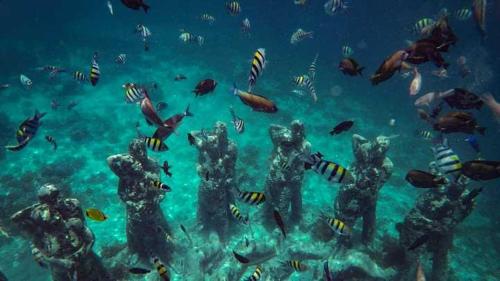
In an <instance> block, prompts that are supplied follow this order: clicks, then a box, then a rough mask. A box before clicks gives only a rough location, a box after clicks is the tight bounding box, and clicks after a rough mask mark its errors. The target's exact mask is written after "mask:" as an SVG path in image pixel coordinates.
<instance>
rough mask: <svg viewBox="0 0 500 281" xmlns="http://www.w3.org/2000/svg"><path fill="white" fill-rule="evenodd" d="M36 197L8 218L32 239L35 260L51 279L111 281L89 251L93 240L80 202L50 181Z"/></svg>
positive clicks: (55, 280) (95, 256)
mask: <svg viewBox="0 0 500 281" xmlns="http://www.w3.org/2000/svg"><path fill="white" fill-rule="evenodd" d="M38 199H39V203H36V204H34V205H32V206H29V207H27V208H25V209H23V210H21V211H19V212H17V213H15V214H14V215H12V217H11V219H12V221H13V222H14V224H16V225H17V226H18V227H19V228H20V229H21V231H22V232H23V233H24V234H26V235H27V236H28V237H29V238H30V239H31V242H32V251H33V253H36V258H37V261H38V262H39V263H40V264H43V265H44V266H48V267H49V268H50V270H51V273H52V279H53V280H54V281H69V280H95V281H107V280H112V279H111V278H109V276H108V273H107V271H106V269H105V268H104V267H103V265H102V263H101V261H100V259H99V257H98V256H97V255H96V254H95V253H94V252H93V250H92V246H93V245H94V240H95V239H94V235H93V234H92V232H91V231H90V229H89V228H88V227H86V226H85V218H84V216H83V212H82V209H81V207H80V202H79V201H78V200H77V199H73V198H62V197H61V196H60V190H59V188H57V187H56V186H54V185H52V184H45V185H44V186H42V187H41V188H40V190H39V191H38Z"/></svg>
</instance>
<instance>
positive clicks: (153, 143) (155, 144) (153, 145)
mask: <svg viewBox="0 0 500 281" xmlns="http://www.w3.org/2000/svg"><path fill="white" fill-rule="evenodd" d="M144 143H145V144H146V147H148V148H149V149H151V150H153V151H156V152H158V151H167V150H168V146H167V145H166V144H165V143H164V142H163V141H162V140H161V139H159V138H155V137H153V138H150V137H145V138H144Z"/></svg>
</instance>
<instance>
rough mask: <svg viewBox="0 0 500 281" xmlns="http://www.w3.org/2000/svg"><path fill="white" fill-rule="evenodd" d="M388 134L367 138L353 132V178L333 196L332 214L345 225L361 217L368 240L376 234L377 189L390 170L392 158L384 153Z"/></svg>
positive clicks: (351, 167) (352, 223) (389, 173)
mask: <svg viewBox="0 0 500 281" xmlns="http://www.w3.org/2000/svg"><path fill="white" fill-rule="evenodd" d="M389 145H390V138H388V137H385V136H379V137H377V138H376V139H375V140H373V141H369V140H367V139H365V138H364V137H362V136H360V135H356V134H355V135H353V136H352V149H353V153H354V157H355V161H354V163H353V164H352V165H351V166H350V168H349V170H350V172H351V173H352V175H353V176H354V178H355V182H354V183H352V184H344V185H342V186H341V187H340V189H339V192H338V194H337V197H336V199H335V216H336V218H338V219H340V220H342V221H344V222H345V223H346V224H347V225H348V226H353V225H354V224H355V222H356V220H357V219H358V218H362V219H363V232H362V240H363V242H364V243H371V242H372V241H373V238H374V235H375V222H376V216H375V214H376V207H377V199H378V193H379V190H380V189H381V188H382V186H383V185H384V183H385V182H386V181H387V180H388V179H389V177H390V176H391V174H392V170H393V164H392V161H391V160H390V159H389V158H388V157H386V153H387V150H388V149H389Z"/></svg>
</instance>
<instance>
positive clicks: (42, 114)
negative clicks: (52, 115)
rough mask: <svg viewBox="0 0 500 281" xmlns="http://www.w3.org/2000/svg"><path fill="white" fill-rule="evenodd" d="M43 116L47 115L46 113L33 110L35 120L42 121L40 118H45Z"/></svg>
mask: <svg viewBox="0 0 500 281" xmlns="http://www.w3.org/2000/svg"><path fill="white" fill-rule="evenodd" d="M45 114H47V112H42V113H40V111H38V109H37V110H35V118H36V119H42V117H43V116H45Z"/></svg>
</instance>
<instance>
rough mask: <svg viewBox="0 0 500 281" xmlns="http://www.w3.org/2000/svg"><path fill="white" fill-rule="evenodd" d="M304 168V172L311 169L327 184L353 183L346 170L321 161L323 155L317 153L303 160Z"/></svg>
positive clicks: (332, 163)
mask: <svg viewBox="0 0 500 281" xmlns="http://www.w3.org/2000/svg"><path fill="white" fill-rule="evenodd" d="M304 168H305V169H306V170H308V169H312V170H313V171H315V172H316V173H318V174H320V175H322V176H323V177H324V178H326V179H327V180H328V181H329V182H334V183H345V184H348V183H353V182H354V178H353V176H352V175H351V173H350V172H349V171H348V170H347V169H345V168H344V167H342V166H340V165H338V164H336V163H334V162H331V161H328V160H323V155H322V154H321V153H319V152H317V153H316V154H312V155H309V157H307V158H306V159H305V160H304Z"/></svg>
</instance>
